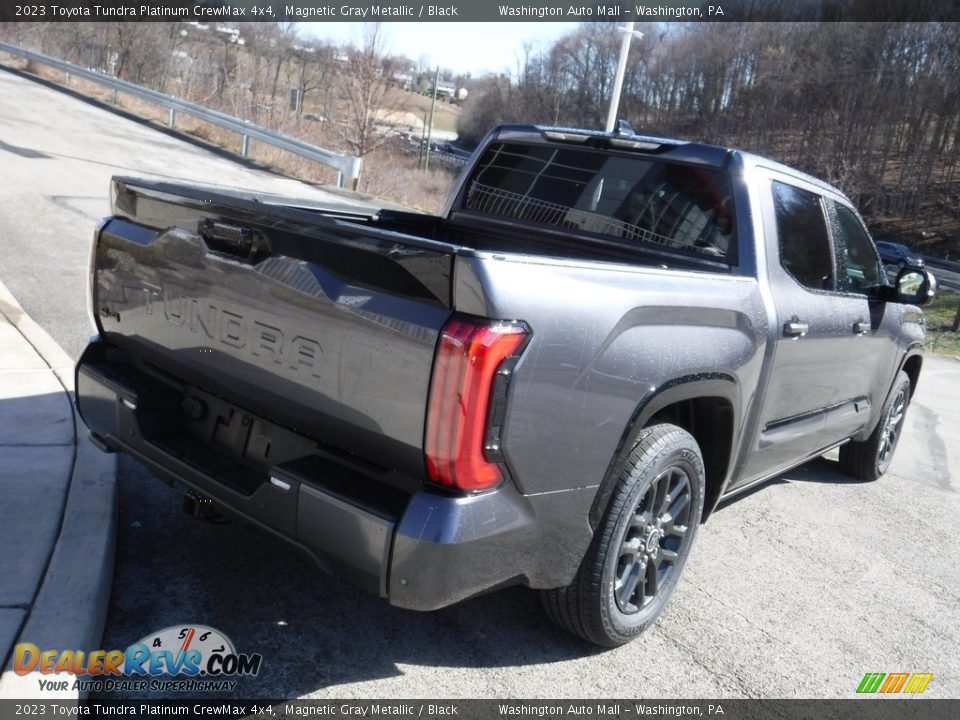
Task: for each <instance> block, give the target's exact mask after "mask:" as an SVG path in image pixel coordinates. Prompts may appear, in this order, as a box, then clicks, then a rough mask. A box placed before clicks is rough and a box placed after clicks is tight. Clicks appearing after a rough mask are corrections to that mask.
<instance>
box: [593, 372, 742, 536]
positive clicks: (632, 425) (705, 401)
mask: <svg viewBox="0 0 960 720" xmlns="http://www.w3.org/2000/svg"><path fill="white" fill-rule="evenodd" d="M740 417H741V407H740V393H739V385H738V383H737V381H736V379H735V378H734V377H733V376H732V375H729V374H727V373H722V372H711V373H705V374H698V375H686V376H682V377H678V378H675V379H674V380H671V381H669V382H667V383H664V384H663V385H661V386H660V387H658V388H654V389H652V390H651V391H650V392H649V393H647V395H645V396H644V398H643V399H642V400H641V401H640V403H639V404H638V406H637V408H636V410H635V411H634V413H633V415H632V416H631V418H630V422H629V424H628V425H627V427H626V428H625V429H624V432H623V435H622V436H621V439H620V442H619V444H618V445H617V450H616V452H615V453H614V455H613V458H612V459H611V461H610V465H609V466H608V468H607V472H606V473H605V475H604V479H603V482H602V483H601V484H600V488H599V489H598V491H597V494H596V496H595V498H594V501H593V504H592V505H591V508H590V518H589V520H590V526H591V528H592V529H594V530H595V529H596V528H597V526H598V524H599V523H600V520H601V518H602V516H603V512H604V510H605V509H606V507H607V505H608V503H609V501H610V496H611V495H612V493H613V489H614V487H615V486H616V483H617V479H618V478H619V477H620V473H621V472H622V470H623V466H624V464H625V463H626V460H627V457H628V456H629V454H630V450H631V449H632V448H633V446H634V445H635V444H636V441H637V437H638V435H639V434H640V432H641V431H642V430H643V429H644V428H645V427H648V426H650V425H654V424H657V423H660V422H665V423H671V424H673V425H677V426H678V427H681V428H683V429H684V430H686V431H687V432H689V433H690V434H691V435H692V436H693V438H694V439H695V440H696V441H697V444H698V445H699V446H700V452H701V453H702V455H703V462H704V470H705V472H706V478H705V481H706V494H705V496H704V504H703V516H702V521H705V520H706V519H707V517H709V515H710V513H711V512H712V511H713V508H714V506H716V504H717V501H718V500H719V498H720V495H721V494H722V492H723V488H724V487H725V486H726V484H727V481H728V476H729V473H730V469H731V467H732V460H733V453H734V444H735V437H736V428H738V427H739V422H740Z"/></svg>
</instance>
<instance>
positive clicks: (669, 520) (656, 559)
mask: <svg viewBox="0 0 960 720" xmlns="http://www.w3.org/2000/svg"><path fill="white" fill-rule="evenodd" d="M704 488H705V473H704V469H703V457H702V456H701V454H700V448H699V446H698V445H697V442H696V440H694V439H693V436H691V435H690V433H688V432H687V431H686V430H683V429H682V428H679V427H677V426H675V425H668V424H663V425H654V426H651V427H648V428H644V430H642V431H641V433H640V436H639V437H638V439H637V441H636V444H635V445H634V447H633V449H632V450H631V452H630V455H629V457H628V458H627V461H626V463H625V466H624V468H623V471H622V472H621V474H620V477H619V479H618V480H617V485H616V487H615V488H614V490H613V494H612V495H611V498H610V503H609V505H608V506H607V510H606V512H605V513H604V515H603V518H602V520H601V521H600V524H599V525H598V527H597V530H596V533H595V534H594V537H593V542H592V543H591V545H590V548H589V550H587V554H586V557H585V558H584V560H583V562H582V563H581V565H580V569H579V570H578V572H577V575H576V577H575V578H574V580H573V582H572V583H571V584H570V585H568V586H567V587H563V588H556V589H552V590H545V591H544V592H543V602H544V607H545V608H546V611H547V614H548V615H549V616H550V617H551V619H553V620H554V622H556V623H558V624H559V625H560V626H562V627H564V628H565V629H567V630H569V631H570V632H572V633H574V634H576V635H579V636H580V637H582V638H584V639H586V640H588V641H590V642H592V643H595V644H597V645H602V646H604V647H616V646H618V645H623V644H624V643H626V642H629V641H630V640H632V639H633V638H634V637H636V636H637V635H639V634H640V633H642V632H643V631H644V630H646V629H647V628H648V627H649V626H650V625H652V624H653V622H654V621H655V620H656V619H657V617H659V615H660V613H661V612H663V609H664V607H665V606H666V604H667V601H668V600H669V599H670V595H671V594H672V593H673V591H674V589H675V588H676V586H677V582H678V581H679V579H680V575H681V573H682V572H683V568H684V566H685V565H686V562H687V558H688V557H689V554H690V548H691V547H692V545H693V540H694V536H695V535H696V532H697V527H698V526H699V524H700V518H701V517H702V516H703V496H704Z"/></svg>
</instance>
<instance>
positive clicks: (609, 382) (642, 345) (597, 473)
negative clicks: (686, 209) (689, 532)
mask: <svg viewBox="0 0 960 720" xmlns="http://www.w3.org/2000/svg"><path fill="white" fill-rule="evenodd" d="M481 288H482V291H481ZM455 305H456V307H457V308H458V309H459V310H461V311H464V312H470V313H474V314H477V315H485V316H488V317H496V318H502V319H517V320H523V321H525V322H527V323H528V324H529V325H530V327H531V329H532V331H533V336H532V339H531V342H530V344H529V345H528V347H527V349H526V351H525V352H524V354H523V357H522V359H521V361H520V363H519V364H518V365H517V368H516V371H515V375H514V379H513V384H512V386H511V396H510V401H509V402H510V404H509V410H508V421H507V425H506V428H505V432H504V439H503V448H504V453H505V456H506V457H507V459H508V462H509V465H510V467H511V470H512V472H513V473H514V476H515V480H516V482H517V484H518V485H519V486H520V488H521V490H522V492H524V493H526V494H536V493H545V492H553V491H559V490H568V489H573V488H583V487H590V486H596V485H599V484H600V483H601V482H602V480H603V478H604V475H605V474H606V472H607V469H608V467H609V466H610V463H611V461H612V459H613V458H614V456H615V454H616V452H617V448H618V446H619V445H620V443H621V441H622V439H623V438H624V435H625V432H626V431H627V430H628V428H629V426H630V424H631V419H632V418H633V416H634V414H635V412H636V411H637V409H638V407H639V406H640V405H641V403H642V402H643V401H644V399H645V398H649V397H650V396H651V395H653V394H655V393H656V392H657V391H658V390H659V389H661V388H663V387H664V386H667V385H669V384H671V383H672V382H676V381H684V379H688V378H693V377H696V376H703V375H705V374H708V373H709V374H714V375H715V374H717V373H723V374H726V375H729V377H730V378H731V382H730V383H729V385H730V389H729V392H730V393H731V394H733V395H734V398H732V399H733V400H734V401H735V405H737V406H739V407H744V408H746V407H749V406H750V404H751V402H752V400H753V393H754V392H755V389H756V387H757V385H758V381H759V377H760V371H761V366H762V361H763V354H764V350H765V347H766V342H767V314H766V311H765V307H764V304H763V301H762V298H761V295H760V292H759V288H758V283H757V280H756V279H755V278H746V277H740V276H732V275H722V274H715V273H710V272H691V271H680V270H668V269H657V268H640V267H632V266H626V265H623V264H613V263H593V264H582V263H577V264H576V265H575V266H571V265H570V264H569V263H564V262H563V261H559V260H548V259H543V258H536V257H532V256H530V257H527V256H515V255H511V256H509V257H504V256H493V255H489V256H477V257H470V258H466V257H462V256H461V257H460V258H459V259H458V263H457V267H456V271H455ZM735 422H736V423H737V424H739V423H742V422H743V420H742V418H738V419H736V420H735ZM739 435H740V432H739V428H735V429H734V438H735V442H736V438H738V437H739Z"/></svg>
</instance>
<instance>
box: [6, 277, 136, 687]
mask: <svg viewBox="0 0 960 720" xmlns="http://www.w3.org/2000/svg"><path fill="white" fill-rule="evenodd" d="M0 312H3V314H4V315H6V317H7V319H8V320H9V321H10V323H11V324H12V325H13V326H14V327H15V328H16V329H17V330H19V331H20V333H21V334H22V335H23V337H24V338H25V339H26V340H27V342H29V343H30V344H31V345H32V346H33V348H34V349H35V350H36V351H37V354H38V355H39V356H40V357H41V358H42V359H43V360H44V362H46V364H47V365H48V366H49V367H50V369H51V370H52V371H53V373H54V374H55V375H56V376H57V378H58V379H59V380H60V383H61V384H62V385H63V388H64V390H65V392H66V393H67V395H68V396H69V398H70V402H71V407H72V408H73V416H74V429H75V454H74V462H73V470H72V474H71V478H70V487H69V490H68V492H67V500H66V505H65V506H64V511H63V519H62V523H61V526H60V532H59V535H58V537H57V540H56V544H55V545H54V548H53V553H52V555H51V557H50V562H49V564H48V566H47V570H46V573H45V575H44V577H43V581H42V583H41V585H40V589H39V591H38V592H37V595H36V597H35V598H34V601H33V605H32V606H31V608H30V610H29V612H28V614H27V617H26V620H25V621H24V624H23V626H22V627H21V629H20V633H19V635H18V637H17V643H21V642H31V643H33V644H35V645H37V646H38V647H40V648H41V649H44V650H46V649H57V650H67V649H70V650H78V649H82V650H85V651H90V650H95V649H98V648H99V645H100V642H101V639H102V637H103V628H104V624H105V622H106V617H107V609H108V607H109V604H110V590H111V586H112V583H113V561H114V552H115V546H116V530H117V483H116V456H115V455H107V454H105V453H103V452H101V451H100V450H98V449H97V448H96V447H95V446H94V445H93V444H92V443H91V442H90V440H89V437H88V434H87V430H86V427H85V426H84V425H83V423H82V422H81V420H80V417H79V416H78V414H77V411H76V405H75V403H74V402H73V390H74V387H73V367H74V362H73V360H72V359H71V358H70V356H69V355H67V354H66V353H65V352H64V351H63V349H62V348H61V347H60V346H59V345H58V344H57V343H56V341H54V340H53V338H51V337H50V336H49V335H48V334H47V332H46V331H45V330H44V329H43V328H42V327H40V326H39V325H38V324H37V323H36V322H34V321H33V320H32V319H31V318H30V316H29V315H27V314H26V312H25V311H24V310H23V308H22V307H21V306H20V304H19V303H18V302H17V300H16V298H14V297H13V295H11V294H10V292H9V290H7V288H6V286H5V285H4V284H3V283H2V282H0ZM40 677H42V676H40ZM53 677H54V676H46V679H52V678H53ZM37 678H38V676H36V675H28V676H23V677H22V676H19V675H16V674H15V673H14V672H13V659H12V657H11V659H10V662H9V664H8V665H7V667H6V669H5V671H4V673H3V675H2V677H0V698H24V699H28V698H29V699H43V700H53V699H56V700H60V701H63V700H77V699H79V698H80V696H81V694H80V693H77V692H76V691H73V690H68V691H67V692H65V693H60V692H57V693H51V692H41V691H40V689H39V684H38V683H37ZM70 679H71V680H72V678H70ZM70 684H71V685H72V682H71V683H70Z"/></svg>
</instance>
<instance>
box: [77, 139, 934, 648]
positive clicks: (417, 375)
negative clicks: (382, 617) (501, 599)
mask: <svg viewBox="0 0 960 720" xmlns="http://www.w3.org/2000/svg"><path fill="white" fill-rule="evenodd" d="M932 285H933V279H932V277H931V276H930V275H928V274H927V273H926V272H925V271H924V270H921V269H915V268H912V267H906V268H904V269H902V270H901V271H900V275H899V277H898V278H897V280H896V282H895V283H893V284H890V283H889V282H888V280H887V277H886V275H885V274H884V269H883V266H882V264H881V262H880V257H879V256H878V254H877V251H876V249H875V248H874V245H873V242H872V241H871V239H870V236H869V234H868V233H867V231H866V229H865V228H864V225H863V222H862V221H861V219H860V217H859V216H858V214H857V213H856V211H855V210H854V209H853V207H852V206H851V204H850V202H849V201H848V200H847V199H846V198H845V197H844V196H843V195H842V194H841V193H839V192H838V191H837V190H835V189H834V188H832V187H829V186H828V185H826V184H824V183H822V182H820V181H818V180H816V179H814V178H811V177H808V176H805V175H802V174H800V173H798V172H796V171H794V170H791V169H789V168H786V167H783V166H781V165H778V164H776V163H773V162H770V161H767V160H764V159H763V158H759V157H755V156H751V155H748V154H745V153H741V152H737V151H734V150H728V149H726V148H720V147H714V146H709V145H700V144H693V143H683V142H676V141H671V140H662V139H658V138H648V137H642V136H638V135H636V134H633V133H632V131H629V130H628V129H627V128H624V129H622V130H621V131H619V132H617V133H611V134H604V133H597V132H590V131H581V130H567V129H552V128H537V127H532V126H502V127H499V128H496V129H495V130H494V131H492V132H491V133H490V134H489V135H488V136H487V138H486V139H485V140H484V142H483V143H482V145H481V146H480V147H479V148H478V150H477V152H476V153H475V154H474V156H473V159H472V161H471V163H470V165H469V167H468V168H467V169H466V170H465V171H464V173H463V175H462V177H461V179H460V181H459V182H458V184H457V186H456V188H455V189H454V191H453V193H452V195H451V197H450V199H449V201H448V203H447V207H446V209H445V212H444V213H443V214H442V215H441V216H433V215H425V214H417V213H406V212H394V211H386V210H383V211H379V212H377V211H364V210H359V211H357V210H356V209H353V210H350V209H347V208H336V207H318V206H310V205H309V204H306V203H297V202H296V201H292V200H288V201H284V200H282V199H279V198H277V197H274V196H270V197H267V196H250V195H242V194H240V193H233V192H224V191H221V190H213V189H209V188H198V187H190V186H184V185H175V184H170V183H165V182H153V181H145V180H136V179H130V178H115V179H114V181H113V215H112V217H110V218H108V219H106V220H105V221H103V223H102V224H101V225H100V227H99V228H98V230H97V232H96V237H95V240H94V247H93V251H92V253H91V268H90V294H91V299H90V302H91V306H92V310H93V315H94V317H95V321H96V325H97V330H98V335H97V336H96V337H95V339H94V340H93V341H92V342H91V344H90V345H89V346H88V348H87V349H86V351H85V352H84V354H83V356H82V358H81V359H80V362H79V364H78V368H77V383H76V386H77V399H78V405H79V409H80V412H81V414H82V417H83V419H84V421H85V422H86V424H87V425H88V426H89V428H90V430H91V432H92V436H93V438H94V440H95V441H96V442H97V443H98V444H99V445H100V446H101V447H103V448H104V449H112V450H119V451H123V452H127V453H129V454H131V455H133V456H134V457H136V458H138V459H139V460H141V461H142V462H143V463H145V464H146V465H147V466H148V467H149V468H150V469H151V470H153V472H154V473H155V474H157V475H158V476H160V477H162V478H165V479H168V480H173V481H178V482H181V483H183V484H185V485H186V486H188V487H189V488H191V491H192V492H194V493H199V494H201V495H202V497H205V498H208V499H211V500H212V501H213V503H214V504H215V505H216V506H218V507H221V508H223V509H224V512H228V513H229V512H231V511H232V512H235V513H239V514H240V515H242V516H244V517H246V518H248V519H250V520H252V521H254V522H256V523H258V524H259V525H261V526H263V527H265V528H268V529H270V530H272V531H273V532H275V533H277V534H279V535H281V536H283V537H284V538H287V539H288V540H290V541H291V542H293V543H295V544H297V545H299V546H300V547H302V548H304V549H305V550H306V551H308V552H309V553H310V554H311V555H312V556H313V557H314V558H315V559H316V560H317V562H318V563H319V564H320V565H321V566H323V567H324V568H328V569H333V570H336V571H338V572H341V573H343V574H345V575H346V576H348V577H349V578H351V579H352V580H353V581H354V582H355V583H357V584H358V585H360V586H362V587H364V588H366V589H368V590H371V591H372V592H374V593H377V594H379V595H381V596H382V597H385V598H387V599H388V600H389V601H390V602H391V603H393V604H395V605H397V606H400V607H404V608H413V609H418V610H430V609H434V608H440V607H443V606H445V605H449V604H451V603H454V602H457V601H458V600H462V599H464V598H467V597H470V596H472V595H476V594H477V593H480V592H483V591H486V590H490V589H492V588H499V587H503V586H507V585H511V584H523V585H527V586H529V587H531V588H538V589H541V590H543V596H544V604H545V606H546V609H547V612H548V613H549V614H550V616H551V617H553V618H554V619H555V620H556V621H557V622H559V623H560V624H561V625H563V626H564V627H566V628H568V629H569V630H571V631H572V632H574V633H577V634H579V635H581V636H583V637H584V638H586V639H588V640H590V641H592V642H594V643H598V644H601V645H617V644H620V643H623V642H626V641H628V640H630V639H631V638H632V637H634V636H635V635H637V634H638V633H640V632H641V631H642V630H644V629H645V628H646V627H647V626H649V625H650V624H651V623H652V622H653V621H654V619H655V618H656V617H657V616H658V615H659V613H660V612H661V611H662V610H663V608H664V605H665V603H666V602H667V600H668V599H669V596H670V594H671V593H672V591H673V589H674V588H675V586H676V584H677V581H678V579H679V577H680V574H681V572H682V571H683V567H684V564H685V562H686V560H687V557H688V556H689V554H690V549H691V545H692V544H693V540H694V537H695V535H696V532H697V527H698V525H699V523H701V522H702V521H703V520H705V519H706V518H707V516H708V515H709V514H710V512H711V511H712V510H713V508H714V507H715V506H716V504H717V502H718V501H719V500H720V499H721V498H724V497H727V496H729V495H731V494H733V493H736V492H739V491H741V490H743V489H744V488H747V487H749V486H751V485H754V484H756V483H759V482H761V481H763V480H764V479H766V478H769V477H771V476H774V475H777V474H778V473H782V472H783V471H785V470H787V469H789V468H791V467H793V466H796V465H798V464H800V463H802V462H804V461H806V460H809V459H811V458H813V457H815V456H817V455H819V454H821V453H823V452H825V451H827V450H828V449H830V448H833V447H836V446H841V447H840V461H841V465H842V467H843V468H844V469H845V470H846V471H847V472H849V473H851V474H853V475H855V476H857V477H859V478H861V479H864V480H874V479H876V478H877V477H878V476H880V475H882V474H883V473H884V471H885V470H886V469H887V467H888V465H889V463H890V460H891V456H892V454H893V451H894V449H895V447H896V445H897V441H898V439H899V437H900V434H901V431H902V429H903V424H904V412H905V410H906V408H907V404H908V402H909V400H910V396H911V394H912V393H913V392H914V390H915V388H916V386H917V380H918V377H919V374H920V366H921V362H922V357H921V355H920V352H921V346H922V341H923V319H922V312H921V311H920V310H919V309H918V308H917V307H916V306H917V305H920V304H923V303H924V302H925V301H926V300H927V299H928V298H929V297H930V296H931V295H932V292H933V288H932Z"/></svg>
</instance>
